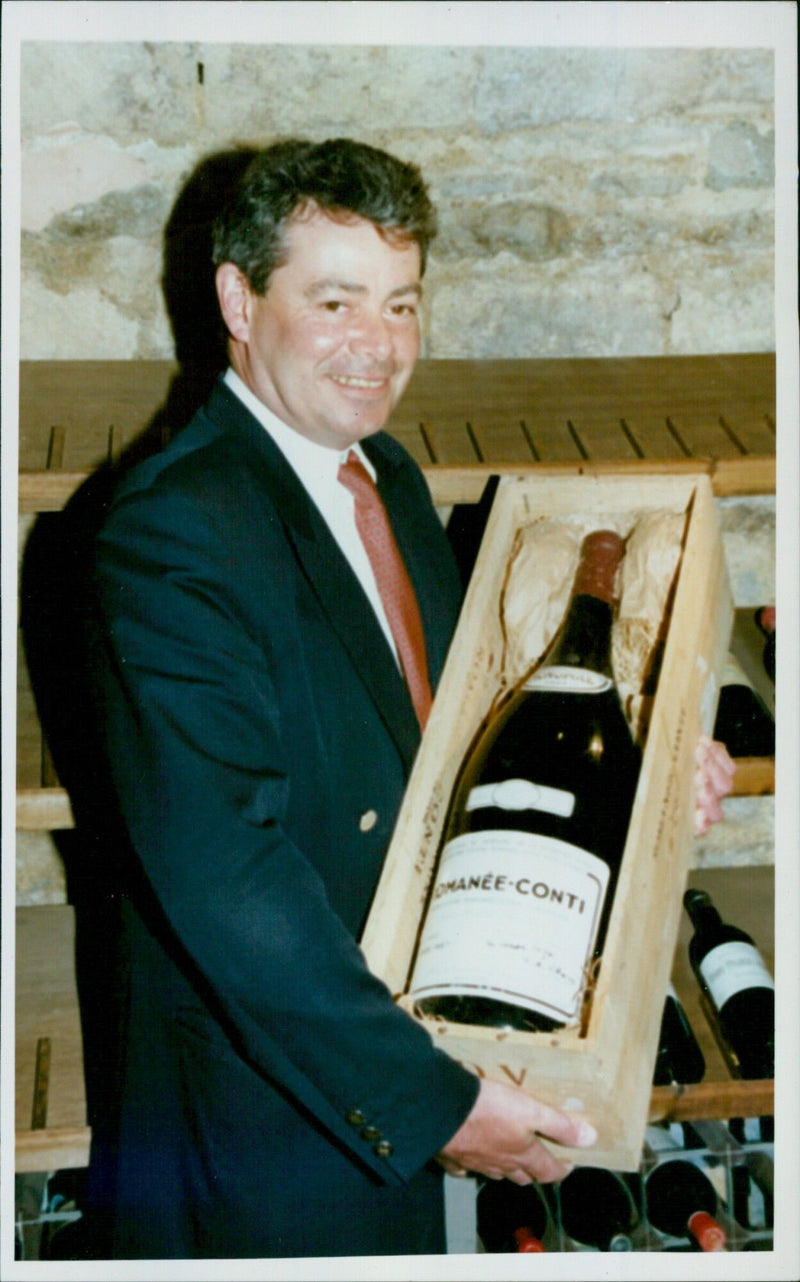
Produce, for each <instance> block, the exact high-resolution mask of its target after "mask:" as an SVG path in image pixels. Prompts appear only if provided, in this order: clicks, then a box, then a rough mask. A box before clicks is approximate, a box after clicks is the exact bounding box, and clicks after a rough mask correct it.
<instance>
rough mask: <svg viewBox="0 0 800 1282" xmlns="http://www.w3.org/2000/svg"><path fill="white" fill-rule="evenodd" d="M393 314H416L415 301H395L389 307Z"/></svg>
mask: <svg viewBox="0 0 800 1282" xmlns="http://www.w3.org/2000/svg"><path fill="white" fill-rule="evenodd" d="M391 312H392V315H393V316H416V314H417V306H416V303H395V304H394V306H393V307H392V308H391Z"/></svg>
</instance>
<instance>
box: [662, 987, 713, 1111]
mask: <svg viewBox="0 0 800 1282" xmlns="http://www.w3.org/2000/svg"><path fill="white" fill-rule="evenodd" d="M705 1071H706V1061H705V1059H704V1058H703V1052H702V1051H701V1049H700V1045H699V1043H698V1041H697V1038H696V1037H695V1035H694V1032H693V1031H692V1026H691V1024H690V1023H689V1020H688V1019H687V1017H686V1011H685V1010H684V1009H683V1006H682V1004H681V1000H680V998H679V997H678V994H677V993H676V992H675V989H674V988H673V986H672V984H670V985H669V988H668V989H667V996H666V1000H665V1002H664V1013H663V1015H662V1017H661V1031H660V1033H659V1038H658V1052H657V1054H656V1066H655V1070H654V1072H653V1085H654V1086H670V1085H672V1083H673V1082H674V1083H681V1084H682V1085H684V1086H687V1085H688V1084H689V1083H690V1082H701V1081H702V1080H703V1075H704V1073H705Z"/></svg>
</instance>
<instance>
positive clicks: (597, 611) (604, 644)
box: [543, 592, 613, 677]
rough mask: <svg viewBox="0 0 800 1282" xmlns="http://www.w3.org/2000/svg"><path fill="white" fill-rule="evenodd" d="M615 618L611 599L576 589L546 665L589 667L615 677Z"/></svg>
mask: <svg viewBox="0 0 800 1282" xmlns="http://www.w3.org/2000/svg"><path fill="white" fill-rule="evenodd" d="M612 618H613V608H612V605H611V604H610V602H608V601H605V600H601V599H600V598H599V597H597V596H594V595H590V594H589V593H588V592H576V593H575V595H574V596H573V598H572V601H571V602H570V607H569V610H568V612H567V617H566V619H565V620H564V623H563V624H562V626H561V629H560V630H559V632H558V633H557V635H556V637H555V640H554V641H553V644H552V645H551V647H550V651H549V653H548V655H547V657H546V658H545V660H544V663H543V666H546V667H554V666H556V665H558V666H563V667H570V668H588V669H590V671H592V672H600V673H602V674H603V676H609V677H610V676H612V669H611V623H612Z"/></svg>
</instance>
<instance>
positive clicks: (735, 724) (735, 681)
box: [714, 654, 775, 757]
mask: <svg viewBox="0 0 800 1282" xmlns="http://www.w3.org/2000/svg"><path fill="white" fill-rule="evenodd" d="M714 738H715V739H719V740H720V741H721V742H722V743H724V744H725V747H726V748H727V749H728V752H729V753H730V755H731V756H732V757H773V756H774V755H775V721H774V718H773V716H772V713H771V712H770V710H769V708H768V707H767V705H766V704H765V702H764V700H763V699H762V698H761V695H760V694H759V693H758V692H757V690H756V689H755V687H754V686H753V683H752V682H751V681H750V680H749V678H748V676H747V674H746V673H745V671H744V669H743V668H742V665H741V664H740V663H739V660H738V659H737V658H736V657H735V656H734V655H732V654H729V655H728V658H727V660H726V662H725V668H724V670H723V673H722V680H721V682H720V691H719V703H718V704H717V716H716V720H715V722H714Z"/></svg>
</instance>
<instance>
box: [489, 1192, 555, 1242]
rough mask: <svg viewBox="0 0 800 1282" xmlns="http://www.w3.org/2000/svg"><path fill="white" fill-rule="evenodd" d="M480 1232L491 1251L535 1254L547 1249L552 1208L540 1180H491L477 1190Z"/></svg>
mask: <svg viewBox="0 0 800 1282" xmlns="http://www.w3.org/2000/svg"><path fill="white" fill-rule="evenodd" d="M476 1211H477V1223H478V1236H479V1237H480V1239H481V1242H482V1243H483V1245H484V1248H485V1249H486V1250H487V1251H490V1252H506V1253H513V1254H533V1253H536V1252H541V1251H544V1250H545V1247H544V1244H543V1242H542V1239H543V1238H544V1235H545V1233H546V1232H547V1225H548V1221H549V1219H550V1210H549V1207H548V1205H547V1202H546V1200H545V1195H544V1193H543V1192H542V1190H541V1188H540V1187H539V1186H538V1185H537V1184H526V1185H524V1186H521V1185H519V1184H512V1183H510V1182H509V1181H508V1180H491V1181H490V1182H489V1183H488V1184H484V1185H483V1186H482V1187H481V1188H480V1189H479V1190H478V1196H477V1199H476Z"/></svg>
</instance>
